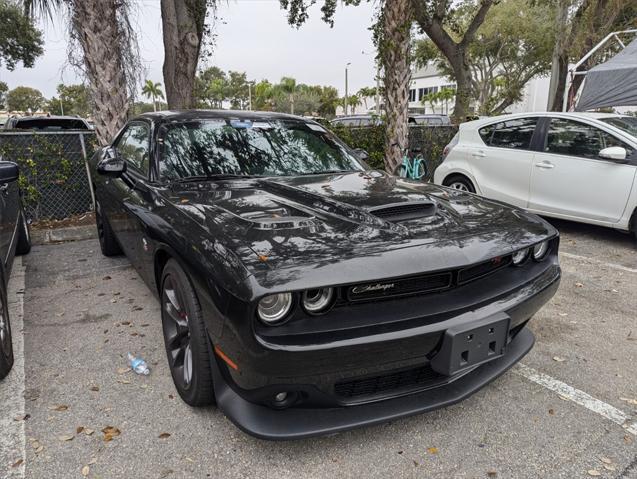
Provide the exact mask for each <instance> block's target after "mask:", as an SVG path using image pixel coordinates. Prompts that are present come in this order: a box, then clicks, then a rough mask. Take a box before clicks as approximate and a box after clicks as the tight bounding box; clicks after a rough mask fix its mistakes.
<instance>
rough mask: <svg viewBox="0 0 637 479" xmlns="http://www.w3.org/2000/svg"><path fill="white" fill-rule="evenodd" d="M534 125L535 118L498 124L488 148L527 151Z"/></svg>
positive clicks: (535, 122)
mask: <svg viewBox="0 0 637 479" xmlns="http://www.w3.org/2000/svg"><path fill="white" fill-rule="evenodd" d="M536 124H537V118H519V119H515V120H507V121H504V122H502V123H498V124H497V125H496V128H495V131H494V132H493V135H492V136H491V144H490V146H496V147H499V148H511V149H515V150H528V149H529V147H530V146H531V138H532V137H533V132H534V131H535V125H536Z"/></svg>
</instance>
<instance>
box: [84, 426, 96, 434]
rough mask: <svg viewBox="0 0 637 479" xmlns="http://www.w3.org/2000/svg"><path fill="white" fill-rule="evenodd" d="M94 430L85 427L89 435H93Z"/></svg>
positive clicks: (85, 431)
mask: <svg viewBox="0 0 637 479" xmlns="http://www.w3.org/2000/svg"><path fill="white" fill-rule="evenodd" d="M94 432H95V430H93V429H89V428H88V427H85V428H84V434H86V435H87V436H92V435H93V433H94Z"/></svg>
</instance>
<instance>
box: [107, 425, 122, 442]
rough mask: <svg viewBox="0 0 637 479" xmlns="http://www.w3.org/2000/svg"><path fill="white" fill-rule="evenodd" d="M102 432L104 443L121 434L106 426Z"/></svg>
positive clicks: (115, 429) (117, 430)
mask: <svg viewBox="0 0 637 479" xmlns="http://www.w3.org/2000/svg"><path fill="white" fill-rule="evenodd" d="M102 432H103V433H104V442H110V441H112V440H113V438H114V437H117V436H119V435H120V434H121V432H120V430H119V429H117V428H116V427H113V426H106V427H105V428H104V429H102Z"/></svg>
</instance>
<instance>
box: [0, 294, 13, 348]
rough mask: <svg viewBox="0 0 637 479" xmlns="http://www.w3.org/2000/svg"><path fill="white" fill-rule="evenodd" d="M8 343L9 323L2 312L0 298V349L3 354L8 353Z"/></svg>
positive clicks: (2, 307) (2, 305)
mask: <svg viewBox="0 0 637 479" xmlns="http://www.w3.org/2000/svg"><path fill="white" fill-rule="evenodd" d="M10 341H11V334H10V331H9V321H8V319H7V315H6V312H5V310H4V303H3V301H2V298H0V349H1V350H2V351H5V352H6V351H9V350H10V348H11V344H10Z"/></svg>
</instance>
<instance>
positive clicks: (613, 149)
mask: <svg viewBox="0 0 637 479" xmlns="http://www.w3.org/2000/svg"><path fill="white" fill-rule="evenodd" d="M598 156H599V157H600V158H603V159H605V160H611V161H624V160H626V148H623V147H621V146H609V147H608V148H604V149H603V150H602V151H600V152H599V153H598Z"/></svg>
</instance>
